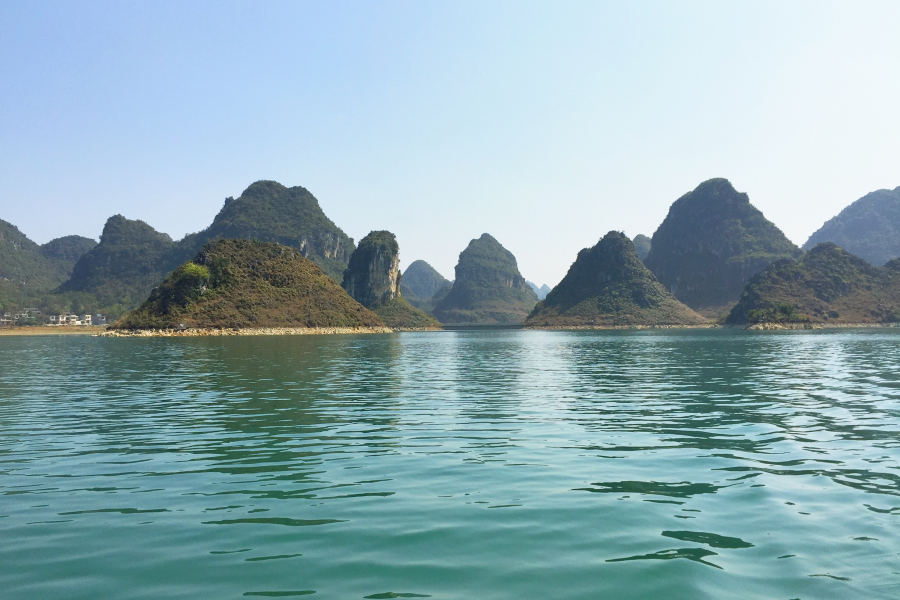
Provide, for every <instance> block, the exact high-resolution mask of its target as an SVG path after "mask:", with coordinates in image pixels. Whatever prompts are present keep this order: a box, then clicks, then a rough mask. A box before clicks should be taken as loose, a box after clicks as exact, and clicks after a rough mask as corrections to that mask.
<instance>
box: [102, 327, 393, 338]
mask: <svg viewBox="0 0 900 600" xmlns="http://www.w3.org/2000/svg"><path fill="white" fill-rule="evenodd" d="M393 331H394V330H393V329H391V328H390V327H241V328H235V329H226V328H222V329H218V328H188V329H110V330H108V331H104V332H103V333H98V334H97V335H96V336H95V337H209V336H236V335H333V334H348V333H393Z"/></svg>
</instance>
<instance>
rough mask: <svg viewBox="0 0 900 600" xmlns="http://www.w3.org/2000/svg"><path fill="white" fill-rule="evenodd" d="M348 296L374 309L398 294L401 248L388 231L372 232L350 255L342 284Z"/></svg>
mask: <svg viewBox="0 0 900 600" xmlns="http://www.w3.org/2000/svg"><path fill="white" fill-rule="evenodd" d="M341 285H342V286H343V288H344V289H345V290H347V293H348V294H350V296H351V297H352V298H353V299H354V300H356V301H357V302H359V303H360V304H362V305H363V306H365V307H366V308H370V309H373V310H374V309H376V308H378V307H380V306H383V305H384V304H387V303H388V302H390V301H391V300H393V299H394V298H396V297H397V296H398V295H399V294H400V247H399V246H398V245H397V238H396V237H394V234H393V233H391V232H390V231H373V232H371V233H370V234H369V235H367V236H366V237H364V238H363V239H362V240H360V242H359V246H358V247H357V248H356V251H355V252H354V253H353V254H352V255H351V256H350V264H349V266H348V267H347V269H346V270H345V271H344V282H343V283H342V284H341Z"/></svg>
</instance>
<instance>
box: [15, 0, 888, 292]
mask: <svg viewBox="0 0 900 600" xmlns="http://www.w3.org/2000/svg"><path fill="white" fill-rule="evenodd" d="M898 32H900V2H896V1H893V2H861V1H853V2H842V3H831V2H823V1H814V2H781V1H779V2H721V1H713V2H668V1H666V2H619V3H601V2H584V3H579V2H569V3H567V2H549V1H548V2H543V3H529V2H483V1H478V2H462V1H453V2H432V1H428V2H421V1H417V2H362V1H360V2H334V1H331V0H329V1H327V2H324V1H323V2H296V1H295V2H225V1H219V0H217V1H209V2H146V1H143V2H125V1H115V2H89V1H83V0H82V1H78V2H74V1H73V2H33V1H29V2H4V3H2V4H0V142H2V143H0V218H2V219H5V220H7V221H10V222H12V223H14V224H15V225H17V226H18V227H19V228H20V229H21V230H22V231H23V232H24V233H26V234H27V235H28V236H29V237H31V238H32V239H34V240H35V241H38V242H46V241H48V240H50V239H51V238H54V237H58V236H61V235H67V234H72V233H77V234H81V235H86V236H90V237H98V236H99V234H100V232H101V230H102V227H103V224H104V222H105V221H106V219H107V218H108V217H109V216H111V215H113V214H116V213H121V214H123V215H125V216H126V217H129V218H135V219H143V220H145V221H147V222H148V223H150V224H151V225H152V226H153V227H155V228H157V229H159V230H161V231H164V232H166V233H169V234H170V235H172V237H174V238H176V239H177V238H180V237H181V236H183V235H184V234H185V233H188V232H192V231H197V230H199V229H202V228H203V227H205V226H206V225H208V224H209V223H210V222H211V220H212V218H213V216H214V215H215V214H216V212H218V210H219V209H220V208H221V205H222V202H223V200H224V198H225V197H226V196H238V195H239V194H240V193H241V191H242V190H243V189H244V188H246V187H247V186H248V185H249V184H250V183H251V182H253V181H255V180H258V179H274V180H277V181H280V182H281V183H284V184H285V185H302V186H304V187H306V188H308V189H309V190H310V191H312V193H313V194H315V196H316V197H317V198H318V199H319V201H320V203H321V205H322V207H323V208H324V210H325V212H326V214H328V216H329V217H331V218H332V219H333V220H334V221H335V222H336V223H337V224H338V225H339V226H340V227H341V228H343V229H344V230H345V231H346V232H347V233H348V234H349V235H351V236H352V237H354V238H355V239H356V240H359V239H360V238H361V237H362V236H364V235H365V234H366V233H368V232H369V231H370V230H372V229H389V230H391V231H393V232H395V233H396V234H397V237H398V240H399V242H400V251H401V259H402V261H403V264H405V265H408V264H409V263H410V262H411V261H412V260H415V259H419V258H421V259H424V260H427V261H428V262H430V263H431V264H432V265H434V266H435V267H436V268H437V269H438V270H440V271H441V272H442V273H443V274H444V275H445V276H447V277H449V278H452V276H453V266H454V265H455V263H456V260H457V257H458V254H459V252H460V251H461V250H462V249H463V248H464V247H465V246H466V244H467V243H468V242H469V240H470V239H471V238H473V237H477V236H479V235H480V234H481V233H483V232H489V233H491V234H492V235H494V236H495V237H496V238H497V239H498V240H500V242H501V243H503V244H504V245H505V246H506V247H507V248H508V249H509V250H511V251H512V252H513V253H514V254H515V255H516V257H517V258H518V261H519V267H520V270H521V271H522V273H523V274H524V275H525V277H527V278H528V279H531V280H532V281H535V282H537V283H538V284H541V283H545V282H546V283H549V284H551V285H553V284H555V283H557V282H558V280H559V279H560V278H561V277H562V276H563V275H564V274H565V272H566V270H567V269H568V267H569V265H570V264H571V262H572V261H573V260H574V258H575V255H576V253H577V252H578V250H579V249H581V248H583V247H586V246H592V245H593V244H595V243H596V242H597V240H598V239H599V238H600V237H601V236H602V235H603V234H605V233H606V232H607V231H609V230H611V229H616V230H622V231H625V232H626V233H627V234H628V235H630V236H634V235H635V234H637V233H645V234H647V235H652V233H653V231H654V230H655V229H656V227H657V226H658V225H659V223H660V222H661V221H662V219H663V218H664V217H665V215H666V212H667V210H668V206H669V205H670V204H671V203H672V202H673V201H674V200H675V199H677V198H678V197H679V196H681V195H682V194H683V193H685V192H687V191H690V190H691V189H693V188H694V187H695V186H696V185H697V184H698V183H700V182H701V181H703V180H705V179H709V178H711V177H727V178H729V179H730V180H731V181H732V183H733V184H734V185H735V187H736V188H737V189H738V190H740V191H744V192H747V193H748V194H750V199H751V201H752V202H753V203H754V204H755V205H756V206H757V207H759V208H760V209H761V210H762V211H763V212H764V213H765V214H766V216H767V217H768V218H769V219H770V220H772V221H774V222H775V223H776V224H777V225H778V226H780V227H781V228H782V229H783V230H784V231H785V233H786V234H787V235H788V237H790V238H791V239H792V240H793V241H794V242H796V243H798V244H802V243H803V242H804V241H805V240H806V238H807V237H808V236H809V234H810V233H812V232H813V231H814V230H815V229H817V228H818V227H819V226H821V224H822V223H823V222H824V221H825V220H826V219H828V218H830V217H832V216H833V215H835V214H836V213H837V212H838V211H840V209H842V208H843V207H844V206H846V205H847V204H849V203H850V202H852V201H853V200H855V199H857V198H859V197H860V196H862V195H864V194H865V193H867V192H869V191H871V190H875V189H879V188H885V187H890V188H893V187H896V186H900V34H898Z"/></svg>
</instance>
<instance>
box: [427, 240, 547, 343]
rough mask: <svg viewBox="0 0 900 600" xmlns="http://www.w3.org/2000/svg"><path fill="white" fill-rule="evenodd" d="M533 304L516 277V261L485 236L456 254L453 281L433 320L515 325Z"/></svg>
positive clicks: (525, 286)
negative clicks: (456, 261) (456, 260)
mask: <svg viewBox="0 0 900 600" xmlns="http://www.w3.org/2000/svg"><path fill="white" fill-rule="evenodd" d="M537 301H538V299H537V295H536V294H535V293H534V291H533V290H532V289H531V287H530V286H529V285H528V284H527V283H526V282H525V279H524V278H523V277H522V275H521V274H520V273H519V268H518V266H517V265H516V257H515V256H513V255H512V253H511V252H510V251H509V250H507V249H506V248H504V247H503V246H501V245H500V242H498V241H497V240H495V239H494V238H493V237H491V236H490V235H488V234H486V233H485V234H483V235H482V236H481V237H480V238H478V239H476V240H472V241H471V242H470V243H469V246H468V247H467V248H466V249H465V250H463V251H462V253H460V255H459V262H458V263H457V265H456V281H454V283H453V287H452V288H451V289H450V291H449V292H448V293H447V295H446V296H444V297H443V298H442V299H441V300H440V301H439V302H438V303H437V306H436V307H435V309H434V316H435V317H437V318H438V320H439V321H440V322H441V323H448V324H471V325H509V324H518V323H522V322H523V321H524V320H525V317H526V316H527V315H528V313H529V312H530V311H531V309H532V308H534V305H535V304H537Z"/></svg>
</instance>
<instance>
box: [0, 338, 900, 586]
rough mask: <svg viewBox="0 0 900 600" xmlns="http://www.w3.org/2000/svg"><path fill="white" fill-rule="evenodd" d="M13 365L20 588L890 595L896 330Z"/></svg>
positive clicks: (4, 351) (217, 350) (10, 538)
mask: <svg viewBox="0 0 900 600" xmlns="http://www.w3.org/2000/svg"><path fill="white" fill-rule="evenodd" d="M0 359H2V371H0V540H2V543H0V590H3V597H4V598H11V599H19V598H22V599H24V598H29V599H31V598H67V599H68V598H84V599H96V598H116V599H118V598H123V599H124V598H164V599H169V598H172V599H174V598H184V599H192V600H196V599H207V598H208V599H217V600H218V599H227V598H243V597H295V596H296V597H299V596H310V597H312V598H335V599H348V598H349V599H352V598H360V599H361V598H416V597H430V598H435V599H457V598H472V599H493V598H497V599H500V598H503V599H506V598H541V599H556V598H559V599H563V598H565V599H580V598H585V599H586V598H626V599H629V598H635V599H637V598H648V599H649V598H676V599H680V598H683V599H696V598H725V597H740V598H760V599H763V598H765V599H770V598H783V599H785V600H787V599H790V598H803V599H812V598H891V599H893V598H897V597H900V470H898V469H900V332H894V331H889V330H860V331H842V332H744V331H685V332H537V331H495V332H477V331H457V332H440V333H416V334H401V335H361V336H301V337H255V338H185V339H101V338H81V337H79V338H40V337H33V338H22V337H17V338H13V337H10V338H0Z"/></svg>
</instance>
